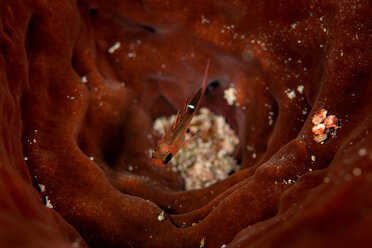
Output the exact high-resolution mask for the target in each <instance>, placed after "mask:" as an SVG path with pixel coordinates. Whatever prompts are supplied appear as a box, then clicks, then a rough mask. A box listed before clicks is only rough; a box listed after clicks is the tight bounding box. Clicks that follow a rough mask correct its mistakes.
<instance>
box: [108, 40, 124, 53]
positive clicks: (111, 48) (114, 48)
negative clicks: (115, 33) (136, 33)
mask: <svg viewBox="0 0 372 248" xmlns="http://www.w3.org/2000/svg"><path fill="white" fill-rule="evenodd" d="M120 45H121V44H120V42H116V43H115V44H114V45H113V46H112V47H110V48H109V49H108V50H107V52H108V53H114V52H115V51H116V50H118V49H119V48H120Z"/></svg>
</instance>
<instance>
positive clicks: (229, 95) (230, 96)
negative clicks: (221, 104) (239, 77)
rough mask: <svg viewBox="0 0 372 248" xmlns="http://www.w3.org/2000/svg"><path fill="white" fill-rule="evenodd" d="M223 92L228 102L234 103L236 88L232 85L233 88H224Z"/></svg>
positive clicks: (229, 103)
mask: <svg viewBox="0 0 372 248" xmlns="http://www.w3.org/2000/svg"><path fill="white" fill-rule="evenodd" d="M223 93H224V96H223V97H224V98H225V99H226V101H227V104H228V105H233V104H234V102H235V100H236V89H235V88H233V87H231V88H228V89H226V90H224V92H223Z"/></svg>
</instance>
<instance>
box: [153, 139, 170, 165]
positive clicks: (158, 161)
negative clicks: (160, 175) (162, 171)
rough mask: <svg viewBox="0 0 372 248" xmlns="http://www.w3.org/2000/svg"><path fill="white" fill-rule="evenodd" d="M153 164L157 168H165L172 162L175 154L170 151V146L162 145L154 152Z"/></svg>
mask: <svg viewBox="0 0 372 248" xmlns="http://www.w3.org/2000/svg"><path fill="white" fill-rule="evenodd" d="M151 157H152V164H153V165H155V166H157V167H164V166H165V165H167V164H168V163H169V161H171V160H172V157H173V154H172V153H171V152H170V151H169V146H168V145H166V144H162V145H160V146H159V147H157V148H156V149H154V150H153V151H152V156H151Z"/></svg>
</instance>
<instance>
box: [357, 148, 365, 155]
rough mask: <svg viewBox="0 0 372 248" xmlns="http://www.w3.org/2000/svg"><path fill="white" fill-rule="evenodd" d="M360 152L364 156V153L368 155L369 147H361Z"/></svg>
mask: <svg viewBox="0 0 372 248" xmlns="http://www.w3.org/2000/svg"><path fill="white" fill-rule="evenodd" d="M358 154H359V156H361V157H362V156H364V155H366V154H367V149H365V148H361V149H359V151H358Z"/></svg>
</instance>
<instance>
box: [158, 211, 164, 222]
mask: <svg viewBox="0 0 372 248" xmlns="http://www.w3.org/2000/svg"><path fill="white" fill-rule="evenodd" d="M163 220H165V216H164V210H163V211H161V213H160V214H159V215H158V221H163Z"/></svg>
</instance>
